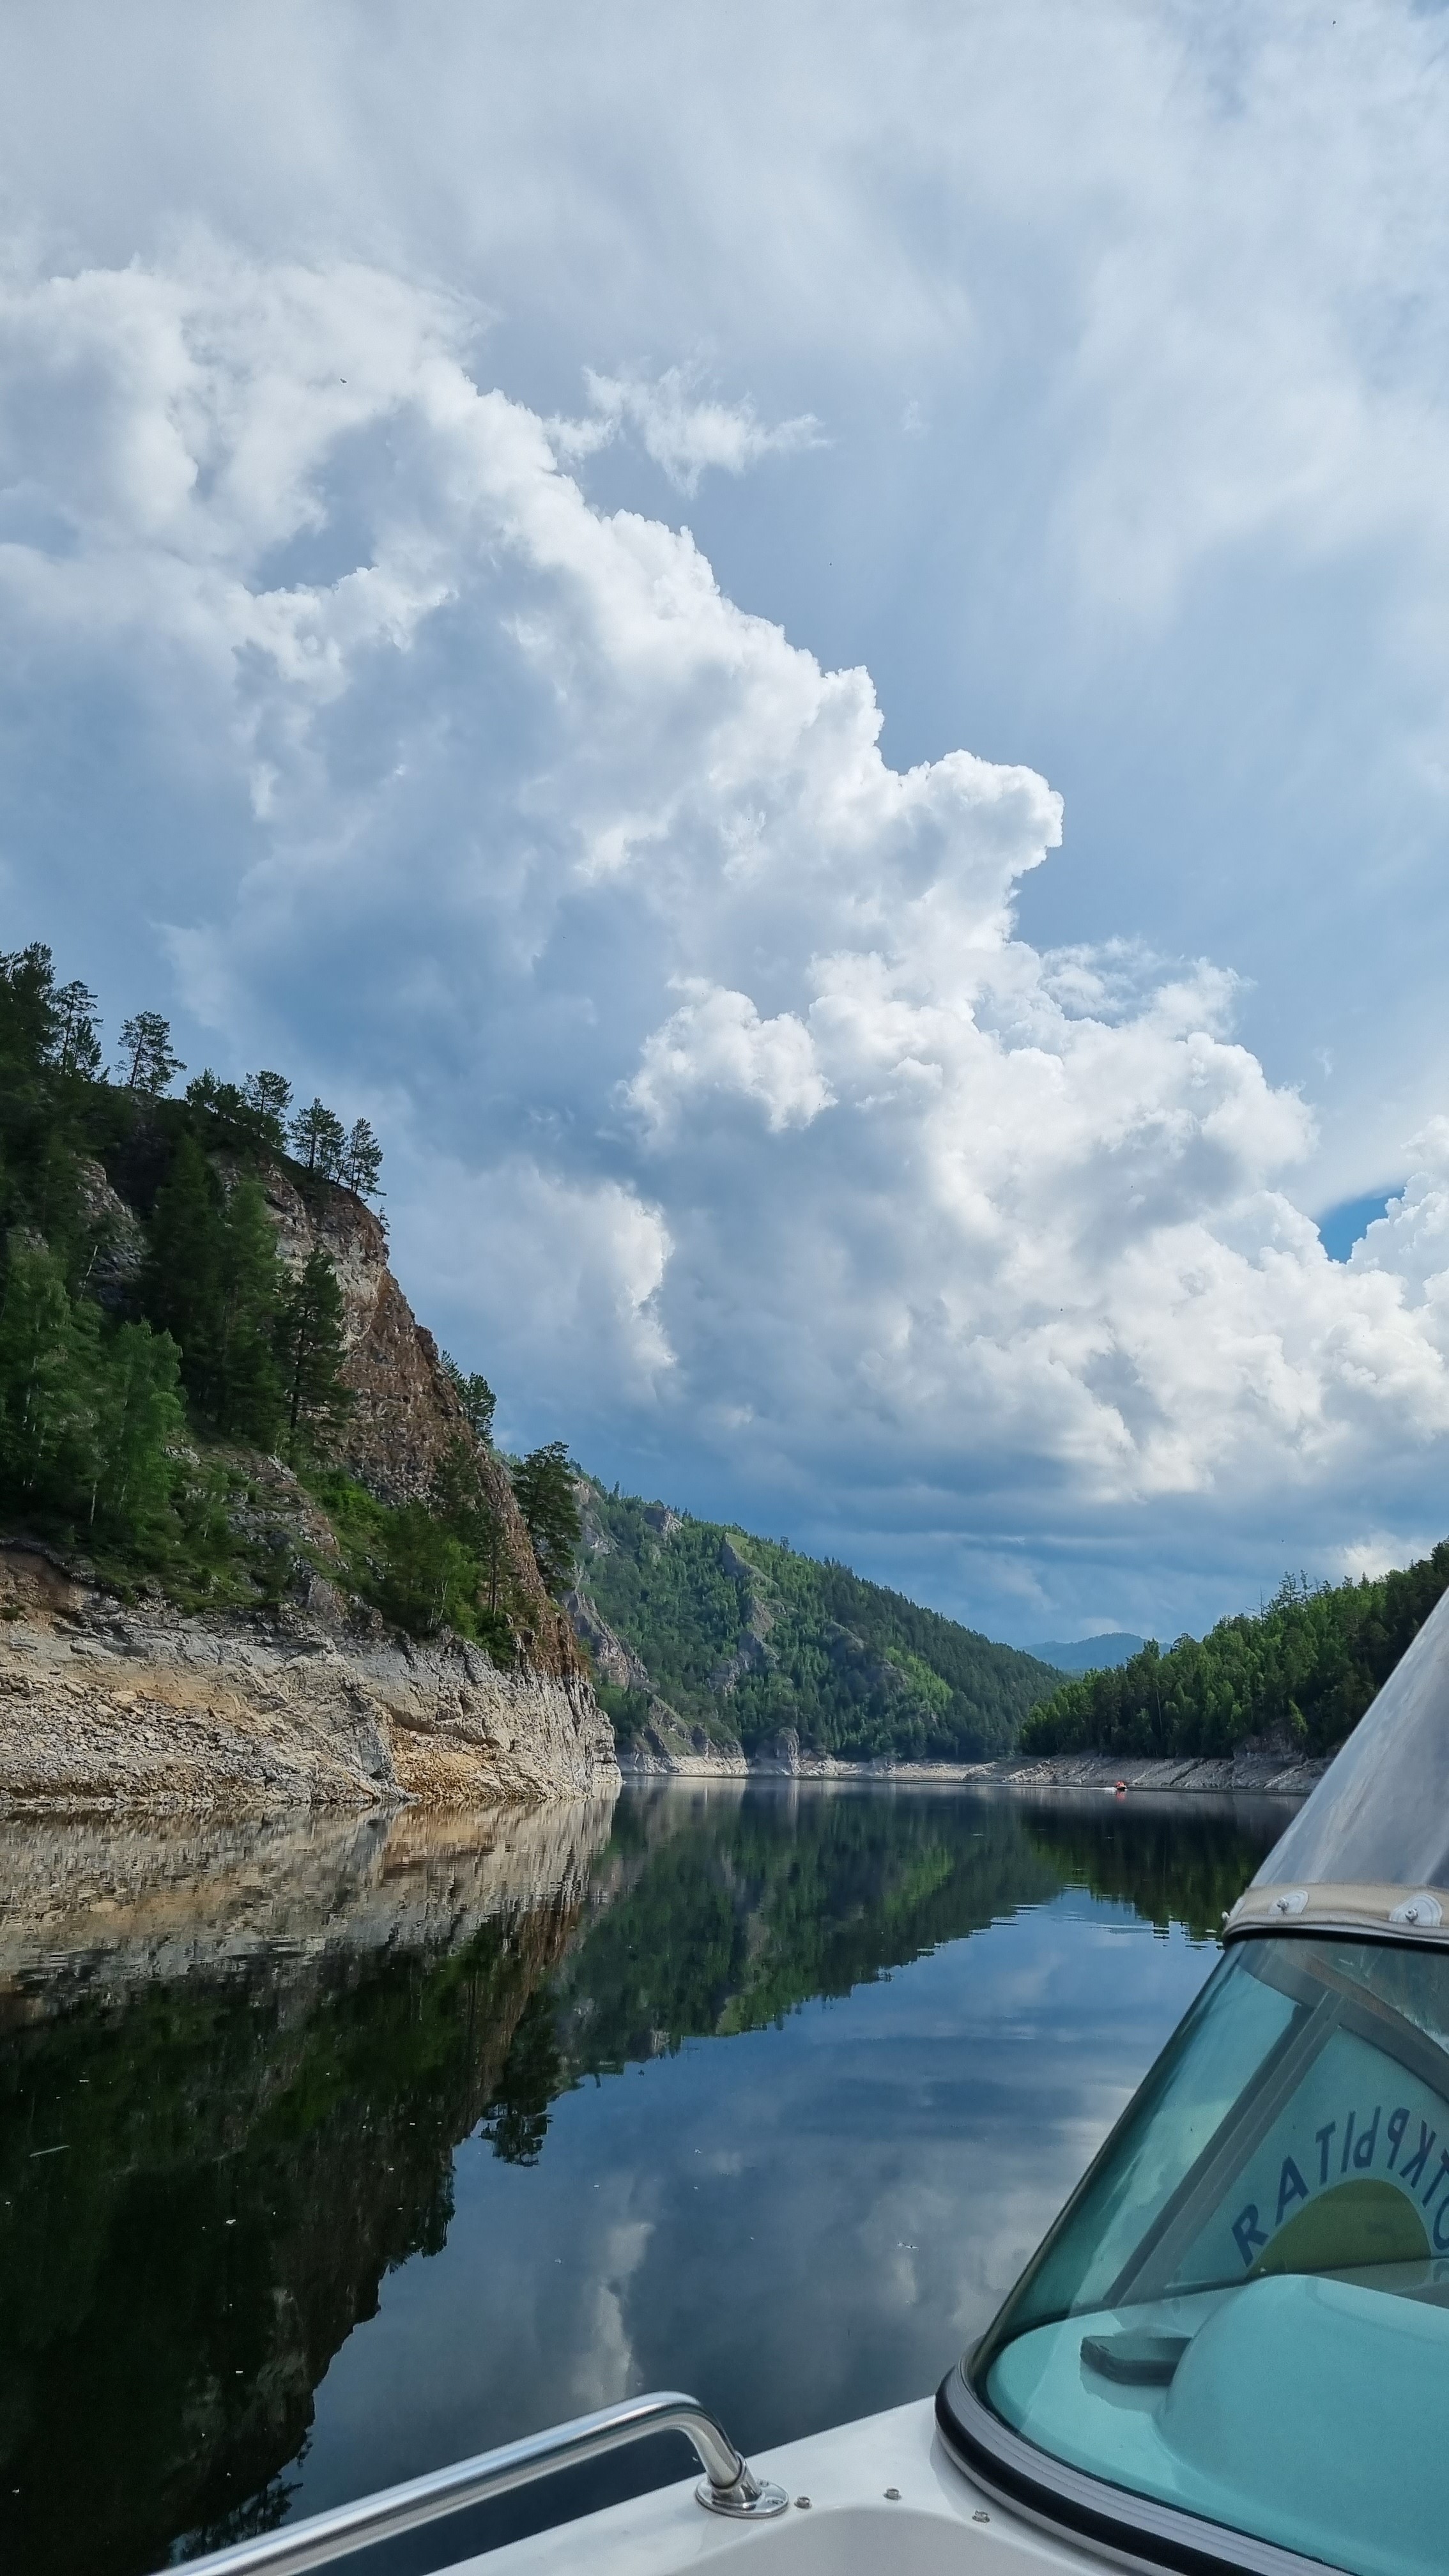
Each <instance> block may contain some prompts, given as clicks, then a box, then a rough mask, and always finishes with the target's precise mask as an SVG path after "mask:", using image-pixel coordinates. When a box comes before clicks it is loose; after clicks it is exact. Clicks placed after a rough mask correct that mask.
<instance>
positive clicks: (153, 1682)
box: [0, 1545, 619, 1816]
mask: <svg viewBox="0 0 1449 2576" xmlns="http://www.w3.org/2000/svg"><path fill="white" fill-rule="evenodd" d="M338 1607H339V1605H338V1603H337V1598H336V1595H335V1594H333V1592H332V1590H331V1587H330V1586H329V1585H327V1584H320V1583H319V1584H318V1585H317V1586H316V1587H315V1597H314V1599H313V1600H312V1601H311V1602H310V1603H308V1604H304V1605H298V1606H296V1607H292V1608H287V1609H284V1610H280V1611H278V1612H276V1613H272V1614H266V1615H262V1614H254V1613H237V1614H233V1615H224V1616H217V1617H213V1618H200V1617H187V1616H184V1615H183V1614H182V1613H180V1612H179V1611H177V1610H175V1609H174V1608H172V1607H171V1606H169V1605H168V1604H166V1603H165V1602H162V1601H151V1602H146V1603H143V1604H141V1605H139V1606H137V1605H128V1604H123V1603H122V1602H121V1601H119V1600H118V1599H116V1598H115V1597H114V1596H112V1595H108V1594H107V1593H106V1592H104V1591H103V1590H102V1589H100V1588H99V1587H97V1586H92V1585H89V1584H87V1583H85V1582H84V1581H82V1580H81V1579H79V1578H78V1577H77V1575H76V1574H75V1573H74V1572H73V1571H72V1570H70V1569H68V1568H67V1567H66V1566H64V1565H63V1564H62V1563H61V1562H59V1561H58V1560H56V1559H54V1558H52V1557H51V1556H49V1555H48V1554H47V1553H46V1552H44V1551H42V1550H40V1549H36V1548H26V1547H17V1546H14V1545H12V1546H9V1547H6V1548H4V1549H0V1816H6V1815H10V1816H14V1815H26V1814H45V1813H51V1814H68V1815H86V1814H92V1815H94V1814H102V1813H111V1812H121V1811H128V1810H144V1811H146V1812H149V1813H151V1814H155V1815H165V1814H184V1813H188V1812H192V1811H197V1810H205V1811H209V1812H213V1813H218V1814H233V1815H241V1814H255V1813H262V1812H267V1811H280V1810H294V1809H298V1808H301V1809H311V1808H329V1807H331V1808H353V1809H359V1808H370V1807H392V1806H401V1805H404V1804H407V1803H410V1802H419V1803H421V1804H424V1805H432V1806H458V1807H467V1806H475V1805H489V1804H496V1803H497V1802H498V1801H500V1800H503V1801H515V1800H521V1801H525V1802H528V1801H536V1800H540V1799H544V1798H554V1797H567V1798H579V1797H585V1798H592V1797H597V1796H599V1795H601V1794H611V1793H613V1792H615V1791H617V1789H618V1786H619V1771H618V1766H617V1763H616V1762H615V1759H614V1743H613V1733H612V1730H611V1728H610V1726H609V1722H608V1720H607V1718H606V1717H605V1716H604V1714H603V1711H602V1710H601V1709H600V1707H599V1705H598V1702H597V1701H596V1699H595V1697H594V1694H593V1690H592V1688H591V1687H590V1685H589V1683H588V1681H587V1680H586V1679H585V1678H584V1676H583V1675H582V1674H581V1673H579V1672H577V1671H568V1670H565V1671H563V1672H561V1673H548V1672H540V1671H537V1670H530V1669H528V1668H526V1667H523V1668H519V1669H517V1670H515V1671H512V1672H501V1671H500V1670H499V1669H498V1668H497V1666H496V1665H494V1664H493V1663H492V1662H490V1660H489V1658H488V1657H487V1656H486V1655H485V1654H483V1653H482V1652H481V1650H480V1649H479V1648H477V1647H474V1646H470V1645H467V1644H465V1643H464V1642H462V1641H461V1640H459V1639H456V1638H449V1639H446V1640H444V1641H440V1642H439V1643H437V1644H427V1645H420V1644H417V1643H414V1642H412V1641H410V1640H408V1639H406V1638H400V1637H397V1636H393V1635H390V1634H389V1633H388V1632H386V1631H385V1630H381V1628H380V1627H379V1628H378V1630H376V1631H368V1632H366V1633H360V1632H358V1631H356V1630H355V1629H354V1628H353V1627H351V1626H349V1624H348V1623H347V1622H346V1621H345V1620H344V1619H342V1618H340V1617H339V1616H338Z"/></svg>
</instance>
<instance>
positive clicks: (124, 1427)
mask: <svg viewBox="0 0 1449 2576" xmlns="http://www.w3.org/2000/svg"><path fill="white" fill-rule="evenodd" d="M91 1311H92V1312H94V1309H91ZM98 1356H99V1360H100V1366H99V1368H98V1370H97V1373H96V1404H95V1464H94V1469H93V1474H92V1481H91V1496H90V1512H89V1518H90V1519H91V1520H94V1519H95V1518H96V1516H97V1506H98V1505H99V1507H100V1515H101V1517H102V1519H103V1520H105V1521H108V1522H110V1523H111V1524H113V1525H114V1526H115V1527H117V1528H118V1529H119V1530H120V1531H122V1532H123V1533H124V1534H125V1535H126V1536H127V1537H129V1538H130V1539H132V1540H133V1541H135V1540H142V1541H144V1540H146V1539H147V1538H150V1537H152V1536H154V1535H156V1534H158V1533H159V1532H160V1531H161V1530H162V1529H163V1527H164V1525H165V1523H166V1521H167V1520H168V1519H169V1518H170V1512H171V1502H172V1494H173V1490H174V1487H175V1484H176V1469H175V1462H174V1460H173V1458H172V1456H171V1454H170V1453H171V1450H172V1448H173V1446H174V1444H175V1443H176V1442H177V1441H178V1440H179V1439H180V1437H181V1434H182V1432H183V1430H184V1428H185V1421H186V1416H185V1411H184V1408H183V1406H182V1403H181V1399H180V1396H179V1395H178V1393H177V1391H176V1389H177V1379H178V1376H179V1374H180V1360H181V1354H180V1352H179V1351H178V1350H177V1348H176V1345H175V1343H174V1342H173V1341H172V1340H171V1338H170V1336H169V1334H166V1333H152V1332H150V1331H148V1329H147V1327H146V1326H145V1325H144V1324H122V1325H121V1326H120V1327H119V1328H118V1330H117V1331H116V1332H115V1333H113V1334H112V1335H111V1336H110V1337H109V1339H107V1340H103V1341H102V1343H101V1345H100V1350H99V1354H98Z"/></svg>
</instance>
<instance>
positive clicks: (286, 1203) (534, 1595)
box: [261, 1166, 587, 1688]
mask: <svg viewBox="0 0 1449 2576" xmlns="http://www.w3.org/2000/svg"><path fill="white" fill-rule="evenodd" d="M261 1180H262V1186H263V1188H264V1190H265V1192H266V1198H267V1205H268V1207H269V1208H270V1210H271V1213H272V1217H273V1220H274V1222H275V1224H276V1227H277V1235H278V1240H279V1243H280V1247H281V1251H282V1257H283V1259H284V1260H285V1261H286V1262H287V1263H288V1265H289V1267H291V1268H294V1269H300V1268H301V1266H302V1264H303V1262H304V1261H305V1260H306V1258H307V1255H308V1253H309V1252H311V1251H312V1250H313V1249H314V1247H318V1246H320V1248H321V1250H322V1251H323V1252H325V1253H326V1255H327V1258H328V1260H329V1261H330V1262H331V1264H332V1267H333V1269H334V1271H335V1272H336V1274H337V1284H338V1286H339V1287H340V1289H341V1291H342V1300H343V1308H344V1316H345V1331H346V1336H347V1358H346V1361H345V1363H344V1366H343V1370H342V1379H343V1384H344V1385H345V1386H346V1388H347V1390H348V1393H349V1394H350V1396H351V1398H352V1409H351V1412H350V1414H349V1417H348V1419H347V1422H346V1424H345V1426H344V1428H343V1429H342V1431H341V1432H340V1434H339V1435H338V1438H337V1443H336V1448H337V1456H338V1458H339V1461H340V1463H341V1464H342V1465H343V1466H345V1467H347V1468H348V1469H349V1470H350V1471H351V1473H352V1474H353V1475H354V1476H356V1477H357V1478H358V1480H359V1482H360V1483H362V1484H364V1485H366V1486H367V1487H368V1489H369V1491H370V1492H372V1493H374V1494H376V1495H377V1497H378V1499H379V1501H381V1502H385V1503H410V1502H422V1501H425V1500H426V1498H427V1496H428V1494H429V1492H430V1490H431V1487H432V1482H433V1477H434V1474H435V1472H436V1470H437V1467H438V1463H439V1461H440V1459H441V1458H442V1457H443V1455H444V1453H445V1452H446V1451H447V1450H448V1448H449V1447H450V1446H451V1445H452V1443H453V1442H454V1441H457V1440H468V1441H472V1434H471V1432H470V1431H469V1428H468V1424H467V1421H466V1420H465V1417H464V1414H463V1409H462V1406H461V1404H460V1403H459V1400H458V1396H457V1392H456V1390H455V1388H454V1386H453V1384H452V1381H451V1380H450V1378H449V1377H448V1374H447V1372H446V1370H445V1369H444V1367H443V1364H442V1358H441V1355H440V1353H439V1350H438V1345H437V1343H436V1342H435V1341H434V1339H433V1336H432V1334H431V1333H430V1332H428V1331H427V1330H426V1328H425V1326H423V1325H422V1324H420V1323H419V1322H418V1321H417V1318H416V1317H415V1315H414V1313H413V1310H412V1308H411V1306H410V1305H409V1304H408V1301H407V1299H406V1297H405V1296H404V1295H403V1292H402V1290H401V1288H400V1287H399V1286H398V1283H397V1281H396V1279H395V1278H394V1277H393V1274H392V1271H391V1270H390V1269H389V1267H388V1258H387V1235H386V1233H385V1231H384V1229H383V1226H382V1223H381V1220H380V1219H379V1218H378V1217H376V1216H375V1215H374V1214H373V1212H372V1210H371V1208H369V1207H365V1206H364V1204H363V1202H362V1200H361V1199H359V1198H357V1197H356V1196H355V1195H354V1194H353V1192H352V1191H351V1190H345V1189H342V1188H339V1187H338V1186H337V1185H336V1184H335V1183H332V1182H328V1181H321V1182H307V1183H304V1182H301V1181H299V1180H298V1179H297V1178H294V1176H293V1175H292V1174H291V1173H289V1172H287V1171H284V1170H283V1169H282V1168H281V1167H280V1166H275V1167H273V1168H271V1169H269V1170H267V1171H264V1172H263V1173H262V1175H261ZM473 1445H474V1446H475V1448H477V1455H478V1461H479V1466H480V1468H481V1471H482V1475H483V1479H484V1483H485V1484H486V1486H487V1488H488V1493H489V1498H490V1500H491V1502H492V1505H493V1509H494V1511H495V1513H496V1514H497V1516H498V1519H499V1521H500V1523H501V1526H502V1529H503V1535H504V1545H505V1548H506V1550H507V1553H508V1557H509V1563H510V1570H511V1573H512V1577H513V1583H512V1589H513V1593H514V1596H515V1599H516V1601H517V1602H518V1604H519V1606H520V1611H521V1627H520V1643H521V1645H522V1648H523V1655H524V1661H525V1663H526V1665H527V1667H528V1669H529V1670H530V1671H531V1672H533V1673H534V1674H547V1675H550V1676H551V1677H553V1678H556V1679H559V1680H562V1681H565V1682H568V1683H570V1684H572V1685H575V1686H578V1685H583V1686H584V1687H585V1688H586V1687H587V1685H586V1684H583V1674H584V1666H583V1663H582V1659H581V1658H580V1656H579V1654H578V1651H577V1648H576V1646H575V1643H574V1635H573V1630H572V1628H571V1626H570V1624H569V1621H568V1619H567V1617H566V1616H565V1615H564V1613H563V1612H562V1611H561V1610H560V1609H559V1608H558V1605H557V1604H556V1603H555V1602H554V1601H552V1600H551V1599H550V1598H549V1595H548V1592H547V1590H546V1589H545V1587H544V1583H543V1579H542V1577H541V1575H540V1574H539V1571H538V1567H537V1564H536V1563H535V1561H534V1554H533V1549H532V1547H531V1546H530V1545H529V1539H528V1532H527V1530H526V1529H525V1527H524V1525H523V1521H522V1518H521V1516H520V1514H519V1510H518V1505H517V1503H516V1502H515V1500H514V1496H513V1487H512V1485H511V1484H510V1483H509V1481H508V1477H507V1474H506V1472H505V1470H504V1468H503V1466H502V1464H501V1462H500V1461H499V1460H498V1459H497V1458H496V1457H494V1456H493V1454H492V1452H491V1451H489V1450H488V1449H486V1448H482V1447H479V1446H478V1444H477V1443H474V1444H473Z"/></svg>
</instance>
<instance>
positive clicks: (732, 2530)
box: [450, 2399, 1099, 2576]
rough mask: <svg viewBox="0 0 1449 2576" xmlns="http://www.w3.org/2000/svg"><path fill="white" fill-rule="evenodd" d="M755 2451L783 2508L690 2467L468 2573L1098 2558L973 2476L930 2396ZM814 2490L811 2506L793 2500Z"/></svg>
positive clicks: (853, 2575)
mask: <svg viewBox="0 0 1449 2576" xmlns="http://www.w3.org/2000/svg"><path fill="white" fill-rule="evenodd" d="M750 2465H751V2467H752V2468H753V2469H754V2471H755V2473H756V2475H757V2476H758V2477H761V2478H774V2479H777V2480H778V2481H779V2483H780V2485H781V2486H783V2487H784V2488H785V2489H786V2491H787V2493H788V2494H789V2495H790V2497H791V2498H792V2502H791V2505H790V2509H789V2511H788V2512H787V2513H784V2514H781V2515H780V2516H779V2517H778V2518H777V2519H776V2520H774V2521H771V2522H758V2523H748V2524H741V2523H731V2522H727V2521H724V2520H722V2519H720V2518H719V2517H718V2516H716V2515H714V2514H710V2513H705V2512H703V2511H701V2509H700V2507H699V2505H698V2504H696V2502H695V2499H694V2488H695V2481H694V2479H692V2478H687V2479H684V2480H683V2481H682V2482H681V2483H680V2484H679V2485H678V2486H671V2487H661V2488H659V2489H657V2490H656V2492H655V2493H654V2494H653V2495H647V2496H636V2497H634V2498H633V2499H632V2500H631V2501H630V2502H629V2503H627V2504H619V2505H612V2506H610V2507H609V2508H608V2509H607V2510H606V2511H605V2512H603V2513H596V2514H591V2515H589V2516H588V2517H587V2519H586V2520H584V2521H581V2522H570V2523H562V2524H560V2525H559V2526H558V2527H557V2528H556V2529H555V2530H553V2531H543V2532H538V2533H536V2534H535V2535H534V2537H533V2538H532V2539H529V2540H520V2541H516V2542H514V2544H513V2545H512V2546H511V2547H510V2548H506V2549H495V2550H492V2551H490V2552H489V2553H488V2555H487V2556H486V2557H483V2558H474V2559H470V2560H466V2561H464V2562H462V2565H463V2567H466V2569H467V2570H468V2576H566V2572H567V2576H578V2571H579V2570H582V2569H587V2570H588V2576H674V2571H675V2570H676V2569H678V2570H681V2571H682V2570H685V2569H693V2568H715V2567H718V2568H720V2569H722V2570H723V2569H725V2568H728V2569H730V2570H731V2571H733V2570H735V2569H736V2568H738V2569H741V2570H743V2569H744V2568H745V2567H746V2565H749V2566H753V2567H758V2568H759V2569H760V2570H761V2576H769V2571H772V2570H774V2569H779V2570H780V2571H781V2576H816V2572H817V2571H818V2576H882V2571H886V2570H889V2571H891V2576H897V2571H899V2576H938V2571H939V2576H947V2571H949V2576H1029V2571H1040V2576H1065V2571H1066V2570H1068V2569H1070V2570H1072V2571H1073V2576H1081V2570H1082V2569H1083V2568H1084V2567H1091V2566H1094V2565H1097V2564H1099V2562H1097V2561H1095V2560H1093V2559H1091V2558H1090V2557H1089V2556H1088V2555H1087V2553H1086V2552H1085V2551H1082V2550H1077V2549H1074V2548H1073V2546H1072V2545H1071V2543H1070V2542H1069V2541H1066V2540H1064V2541H1061V2542H1057V2541H1053V2540H1051V2539H1049V2538H1048V2537H1047V2536H1046V2534H1045V2533H1043V2532H1040V2531H1037V2530H1036V2529H1034V2528H1033V2527H1032V2526H1031V2525H1030V2524H1028V2523H1025V2522H1022V2521H1019V2520H1018V2519H1017V2518H1016V2517H1015V2516H1014V2515H1012V2514H1009V2513H1006V2512H1004V2511H1003V2510H1002V2508H1001V2507H1000V2506H999V2505H997V2504H995V2503H994V2502H993V2501H992V2499H991V2498H990V2497H989V2496H986V2495H983V2494H982V2493H981V2491H980V2489H979V2488H977V2487H975V2486H973V2485H972V2483H971V2481H970V2479H969V2478H967V2477H966V2476H965V2475H964V2474H963V2472H962V2471H961V2470H960V2469H958V2468H956V2467H955V2466H954V2465H953V2463H952V2462H951V2460H949V2459H948V2457H947V2456H946V2453H945V2451H944V2450H943V2448H942V2446H941V2442H940V2438H939V2436H938V2434H937V2432H936V2423H935V2415H934V2411H933V2409H932V2407H931V2404H930V2401H929V2400H928V2399H923V2400H922V2401H921V2403H920V2404H919V2405H915V2406H899V2407H896V2408H894V2409H893V2410H892V2412H891V2413H889V2414H886V2415H870V2416H867V2417H866V2418H865V2419H864V2420H863V2421H862V2422H860V2423H857V2424H841V2425H838V2426H836V2427H835V2428H834V2429H833V2430H832V2431H830V2432H828V2433H816V2434H812V2435H811V2436H810V2438H809V2439H808V2440H807V2441H803V2442H792V2443H790V2444H788V2445H787V2446H786V2447H785V2448H784V2449H782V2450H778V2451H764V2452H761V2453H760V2454H759V2456H758V2458H755V2459H752V2461H751V2463H750ZM892 2487H894V2488H896V2489H897V2490H898V2494H897V2495H896V2496H895V2497H890V2496H888V2494H887V2489H889V2488H892ZM801 2496H808V2497H809V2499H810V2502H809V2504H808V2506H806V2505H802V2504H798V2503H796V2502H794V2501H793V2499H794V2498H796V2497H801ZM977 2517H985V2518H984V2519H978V2518H977ZM450 2576H461V2569H460V2570H459V2571H450Z"/></svg>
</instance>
